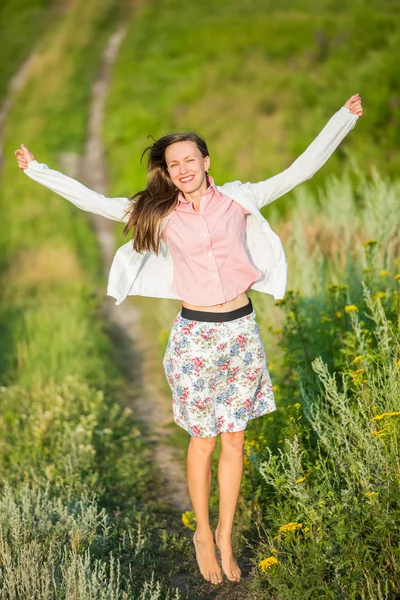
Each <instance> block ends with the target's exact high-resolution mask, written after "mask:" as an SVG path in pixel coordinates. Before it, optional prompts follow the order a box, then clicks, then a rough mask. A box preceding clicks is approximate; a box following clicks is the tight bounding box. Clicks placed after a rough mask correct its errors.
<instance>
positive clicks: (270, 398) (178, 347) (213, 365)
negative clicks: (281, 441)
mask: <svg viewBox="0 0 400 600" xmlns="http://www.w3.org/2000/svg"><path fill="white" fill-rule="evenodd" d="M181 312H182V311H180V312H179V313H178V314H177V316H176V318H175V320H174V322H173V324H172V329H171V333H170V336H169V339H168V344H167V348H166V351H165V355H164V360H163V364H164V369H165V374H166V377H167V380H168V383H169V385H170V387H171V390H172V408H173V416H174V421H175V423H176V424H177V425H179V426H180V427H183V429H185V430H186V431H187V432H188V433H189V434H190V435H193V436H196V437H205V438H209V437H214V436H216V435H217V434H218V433H224V432H228V431H242V430H243V429H246V426H247V422H248V421H249V420H250V419H255V418H256V417H261V416H262V415H265V414H266V413H269V412H272V411H273V410H275V409H276V406H275V400H274V393H273V391H272V383H271V378H270V375H269V372H268V369H267V364H266V356H265V350H264V346H263V342H262V340H261V336H260V328H259V326H258V324H257V322H256V320H255V319H256V314H255V312H254V310H253V311H252V312H251V314H247V315H246V316H243V317H240V318H238V319H234V320H232V321H225V322H209V321H196V320H192V319H186V318H183V317H182V315H181Z"/></svg>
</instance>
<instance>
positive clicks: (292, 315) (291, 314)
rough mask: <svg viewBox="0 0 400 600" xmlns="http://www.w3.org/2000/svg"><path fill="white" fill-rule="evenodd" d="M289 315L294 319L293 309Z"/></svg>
mask: <svg viewBox="0 0 400 600" xmlns="http://www.w3.org/2000/svg"><path fill="white" fill-rule="evenodd" d="M288 317H289V319H294V312H293V311H292V310H291V311H290V312H289V313H288Z"/></svg>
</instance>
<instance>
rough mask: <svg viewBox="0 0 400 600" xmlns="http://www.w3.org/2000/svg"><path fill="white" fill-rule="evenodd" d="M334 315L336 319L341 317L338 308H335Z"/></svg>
mask: <svg viewBox="0 0 400 600" xmlns="http://www.w3.org/2000/svg"><path fill="white" fill-rule="evenodd" d="M335 317H336V318H337V319H341V318H342V313H341V312H340V310H337V311H336V312H335Z"/></svg>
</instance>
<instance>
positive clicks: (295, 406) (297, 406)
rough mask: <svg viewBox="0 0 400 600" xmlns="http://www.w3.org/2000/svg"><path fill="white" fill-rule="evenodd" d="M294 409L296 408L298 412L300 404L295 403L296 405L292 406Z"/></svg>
mask: <svg viewBox="0 0 400 600" xmlns="http://www.w3.org/2000/svg"><path fill="white" fill-rule="evenodd" d="M294 408H296V409H297V410H298V409H299V408H301V404H300V402H296V404H295V405H294Z"/></svg>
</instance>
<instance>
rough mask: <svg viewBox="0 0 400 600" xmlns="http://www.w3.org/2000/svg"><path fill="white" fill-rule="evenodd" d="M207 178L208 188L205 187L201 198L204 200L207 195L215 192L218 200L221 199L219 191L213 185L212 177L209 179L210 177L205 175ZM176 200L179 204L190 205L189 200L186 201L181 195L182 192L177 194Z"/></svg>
mask: <svg viewBox="0 0 400 600" xmlns="http://www.w3.org/2000/svg"><path fill="white" fill-rule="evenodd" d="M207 178H208V186H207V190H206V193H205V194H204V196H203V198H205V197H206V196H208V195H211V194H212V193H213V192H215V193H216V194H217V196H218V198H221V194H220V191H219V189H218V188H217V186H216V185H215V183H214V179H213V177H211V175H207ZM178 200H179V204H189V203H190V201H189V200H186V198H185V196H184V195H183V194H182V192H179V195H178Z"/></svg>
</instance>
